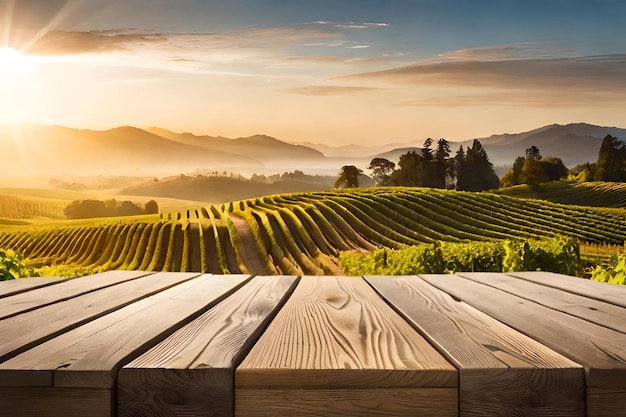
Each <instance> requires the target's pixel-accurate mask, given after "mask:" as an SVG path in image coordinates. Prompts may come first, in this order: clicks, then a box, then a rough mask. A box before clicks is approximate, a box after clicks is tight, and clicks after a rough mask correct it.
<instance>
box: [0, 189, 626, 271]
mask: <svg viewBox="0 0 626 417" xmlns="http://www.w3.org/2000/svg"><path fill="white" fill-rule="evenodd" d="M556 235H568V236H572V237H575V238H577V239H578V240H579V241H581V242H588V243H609V244H615V245H623V244H624V240H625V239H626V210H621V209H603V208H593V207H581V206H567V205H562V204H556V203H551V202H548V201H540V200H522V199H519V198H513V197H509V196H505V195H498V194H492V193H480V194H476V193H467V192H455V191H444V190H434V189H415V188H375V189H356V190H350V191H346V190H342V191H331V192H318V193H302V194H283V195H274V196H268V197H263V198H257V199H253V200H246V201H239V202H234V203H230V204H226V205H222V206H221V207H217V206H208V207H202V208H198V209H197V210H187V211H185V212H179V213H173V214H169V215H165V216H163V215H161V216H138V217H134V218H123V219H102V220H92V221H82V222H69V221H68V222H59V223H56V224H51V225H41V226H33V227H28V228H24V227H17V226H15V227H3V228H2V229H0V247H2V248H12V249H15V250H18V251H20V252H21V253H23V254H24V255H25V256H26V257H28V258H31V259H34V260H35V261H36V262H38V263H40V264H55V263H56V264H64V265H67V266H69V267H76V268H80V267H82V268H87V270H89V271H100V270H107V269H141V270H152V271H207V272H213V273H221V272H223V273H228V272H231V273H238V272H250V273H258V274H268V273H281V274H337V273H340V272H341V271H340V270H339V269H338V267H337V258H338V255H339V252H340V251H343V250H365V251H368V250H372V249H374V248H376V247H381V246H385V247H391V248H395V247H400V246H401V245H405V244H407V245H411V244H415V243H419V242H432V241H435V240H443V241H453V242H462V241H483V240H494V239H511V238H539V237H550V236H556Z"/></svg>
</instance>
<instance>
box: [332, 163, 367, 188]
mask: <svg viewBox="0 0 626 417" xmlns="http://www.w3.org/2000/svg"><path fill="white" fill-rule="evenodd" d="M362 173H363V170H361V169H359V168H357V167H355V166H354V165H344V166H342V167H341V171H339V178H337V181H336V182H335V188H356V187H358V186H359V175H360V174H362Z"/></svg>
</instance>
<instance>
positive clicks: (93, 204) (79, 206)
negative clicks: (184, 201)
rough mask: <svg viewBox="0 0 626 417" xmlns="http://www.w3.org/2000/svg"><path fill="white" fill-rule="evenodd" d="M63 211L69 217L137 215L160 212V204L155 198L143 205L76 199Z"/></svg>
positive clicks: (112, 200)
mask: <svg viewBox="0 0 626 417" xmlns="http://www.w3.org/2000/svg"><path fill="white" fill-rule="evenodd" d="M63 213H64V214H65V217H67V218H68V219H90V218H94V217H118V216H136V215H138V214H158V213H159V205H158V204H157V202H156V201H154V200H150V201H148V202H147V203H146V204H145V205H144V206H143V207H141V206H140V205H138V204H136V203H133V202H132V201H127V200H125V201H117V200H115V199H111V200H106V201H100V200H75V201H72V202H71V203H70V204H69V205H68V206H67V207H65V209H64V210H63Z"/></svg>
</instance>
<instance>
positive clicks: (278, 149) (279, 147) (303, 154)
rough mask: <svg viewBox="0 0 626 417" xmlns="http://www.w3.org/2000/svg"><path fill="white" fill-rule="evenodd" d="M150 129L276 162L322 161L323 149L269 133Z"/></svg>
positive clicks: (178, 139)
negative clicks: (227, 135) (246, 134)
mask: <svg viewBox="0 0 626 417" xmlns="http://www.w3.org/2000/svg"><path fill="white" fill-rule="evenodd" d="M146 131H149V132H152V133H154V134H157V135H159V136H161V137H164V138H167V139H169V140H171V141H175V142H177V143H181V144H185V145H190V146H197V147H200V148H204V149H209V150H211V151H221V152H228V153H230V154H235V155H253V156H254V158H255V159H257V160H259V161H261V162H262V163H263V164H265V165H268V164H272V163H276V162H284V161H293V160H302V161H309V162H310V161H317V162H319V161H322V160H324V159H325V156H324V154H323V153H322V152H320V151H318V150H316V149H312V148H309V147H307V146H303V145H294V144H291V143H287V142H283V141H280V140H278V139H276V138H273V137H271V136H266V135H254V136H250V137H245V138H237V139H228V138H224V137H221V136H197V135H194V134H192V133H175V132H171V131H169V130H166V129H161V128H157V127H150V128H147V129H146Z"/></svg>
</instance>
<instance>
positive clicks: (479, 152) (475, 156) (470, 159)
mask: <svg viewBox="0 0 626 417" xmlns="http://www.w3.org/2000/svg"><path fill="white" fill-rule="evenodd" d="M464 177H466V178H463V179H462V180H461V177H459V179H458V182H457V190H459V189H461V190H466V191H483V190H489V189H493V188H498V186H499V185H500V179H499V178H498V176H497V175H496V173H495V171H494V170H493V164H492V163H491V162H489V157H488V156H487V152H486V151H485V148H483V146H482V144H481V143H480V141H479V140H478V139H474V142H473V143H472V147H471V148H469V149H468V150H467V153H466V154H465V173H464ZM459 182H461V186H462V188H459Z"/></svg>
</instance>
